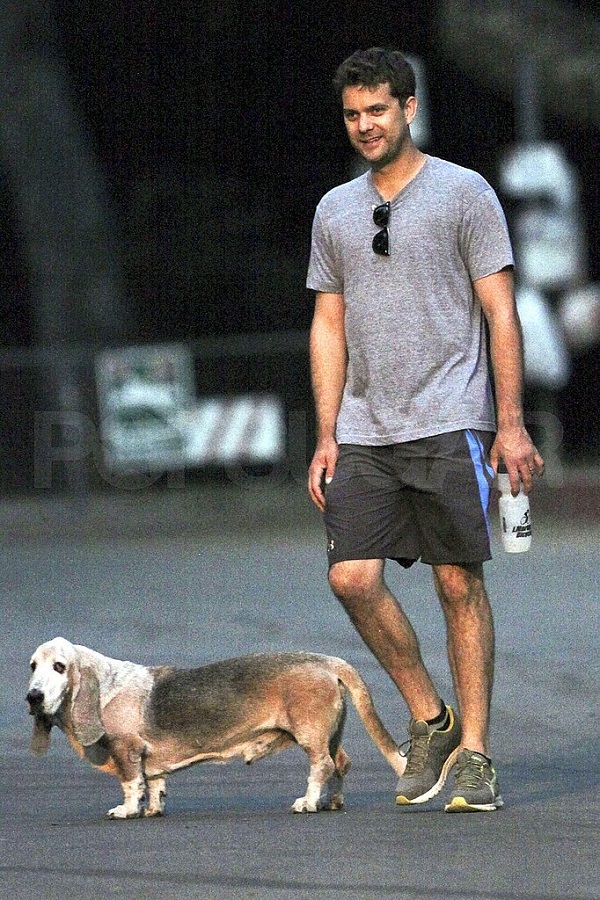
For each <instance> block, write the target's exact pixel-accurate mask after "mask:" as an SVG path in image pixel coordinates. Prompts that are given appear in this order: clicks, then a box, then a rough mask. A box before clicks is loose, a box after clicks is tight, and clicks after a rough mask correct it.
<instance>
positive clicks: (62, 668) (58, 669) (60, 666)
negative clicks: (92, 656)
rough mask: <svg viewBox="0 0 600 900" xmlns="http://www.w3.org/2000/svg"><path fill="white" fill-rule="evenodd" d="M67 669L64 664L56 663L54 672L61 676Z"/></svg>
mask: <svg viewBox="0 0 600 900" xmlns="http://www.w3.org/2000/svg"><path fill="white" fill-rule="evenodd" d="M66 668H67V667H66V666H65V664H64V663H61V662H55V663H54V671H55V672H58V674H59V675H62V674H63V673H64V672H65V670H66Z"/></svg>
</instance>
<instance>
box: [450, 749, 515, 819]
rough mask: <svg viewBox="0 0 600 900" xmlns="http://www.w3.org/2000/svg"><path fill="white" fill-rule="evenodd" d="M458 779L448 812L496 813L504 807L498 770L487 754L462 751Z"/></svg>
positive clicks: (457, 769)
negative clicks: (496, 770)
mask: <svg viewBox="0 0 600 900" xmlns="http://www.w3.org/2000/svg"><path fill="white" fill-rule="evenodd" d="M455 779H456V786H455V788H454V790H453V791H452V793H451V794H450V800H449V802H448V803H447V804H446V806H445V810H446V812H450V813H456V812H493V810H495V809H500V808H501V807H502V806H504V801H503V800H502V797H501V796H500V786H499V784H498V779H497V777H496V772H495V771H494V767H493V766H492V765H491V763H490V762H489V760H488V759H487V757H485V756H483V754H481V753H475V752H474V751H472V750H461V752H460V753H459V754H458V757H457V760H456V768H455Z"/></svg>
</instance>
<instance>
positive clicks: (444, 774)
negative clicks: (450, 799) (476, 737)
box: [396, 747, 460, 806]
mask: <svg viewBox="0 0 600 900" xmlns="http://www.w3.org/2000/svg"><path fill="white" fill-rule="evenodd" d="M459 752H460V749H459V748H458V747H457V748H456V749H455V750H453V751H452V753H451V754H450V756H449V757H448V759H447V760H446V762H445V763H444V765H443V767H442V771H441V773H440V777H439V779H438V780H437V782H436V783H435V784H434V785H433V786H432V787H431V788H430V789H429V790H428V791H426V792H425V793H424V794H421V796H420V797H415V799H414V800H410V799H409V798H408V797H405V796H404V794H396V804H397V805H398V806H411V805H412V804H413V803H426V802H427V801H428V800H433V798H434V797H437V795H438V794H439V793H440V791H441V790H442V788H443V787H444V785H445V784H446V779H447V778H448V773H449V772H450V769H451V768H452V766H453V765H454V763H455V762H456V758H457V756H458V754H459Z"/></svg>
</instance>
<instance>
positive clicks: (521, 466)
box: [490, 425, 544, 497]
mask: <svg viewBox="0 0 600 900" xmlns="http://www.w3.org/2000/svg"><path fill="white" fill-rule="evenodd" d="M500 461H502V462H503V463H504V465H505V466H506V471H507V472H508V475H509V478H510V489H511V493H512V494H513V496H515V497H516V495H517V494H518V493H519V490H520V489H521V485H522V486H523V490H524V491H525V493H526V494H528V493H529V492H530V490H531V487H532V478H533V476H534V475H543V474H544V460H543V459H542V457H541V456H540V454H539V453H538V451H537V449H536V447H535V446H534V444H533V441H532V440H531V438H530V436H529V434H528V432H527V429H526V428H524V427H523V426H522V425H513V426H509V427H504V428H498V433H497V434H496V440H495V441H494V444H493V446H492V449H491V452H490V463H491V464H492V466H493V469H494V472H498V463H499V462H500Z"/></svg>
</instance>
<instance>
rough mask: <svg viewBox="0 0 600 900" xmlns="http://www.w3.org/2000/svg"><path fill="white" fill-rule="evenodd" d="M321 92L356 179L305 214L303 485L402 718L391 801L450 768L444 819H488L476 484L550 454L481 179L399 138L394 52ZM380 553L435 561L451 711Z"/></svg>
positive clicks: (482, 498)
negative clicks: (405, 719) (404, 743)
mask: <svg viewBox="0 0 600 900" xmlns="http://www.w3.org/2000/svg"><path fill="white" fill-rule="evenodd" d="M334 84H335V86H336V89H337V91H338V94H339V96H340V98H341V101H342V108H343V116H344V121H345V125H346V130H347V133H348V137H349V139H350V143H351V144H352V146H353V148H354V149H355V150H357V151H358V153H359V154H360V155H361V156H362V158H363V159H364V160H365V161H366V162H367V163H368V165H369V170H368V171H367V172H366V173H365V174H363V175H361V176H359V177H358V178H356V179H354V180H353V181H351V182H349V183H347V184H344V185H341V186H339V187H336V188H334V189H333V190H332V191H329V192H328V193H327V194H326V195H325V196H324V197H323V199H322V200H321V202H320V203H319V205H318V207H317V211H316V213H315V219H314V223H313V236H312V248H311V259H310V265H309V273H308V280H307V285H308V287H309V288H310V289H312V290H315V291H316V305H315V311H314V318H313V323H312V327H311V338H310V352H311V374H312V383H313V392H314V397H315V405H316V413H317V446H316V450H315V454H314V457H313V460H312V462H311V465H310V470H309V493H310V496H311V497H312V499H313V501H314V502H315V503H316V505H317V506H318V507H319V508H320V509H321V510H323V511H324V518H325V526H326V531H327V538H328V559H329V583H330V585H331V588H332V590H333V592H334V593H335V595H336V596H337V597H338V599H339V600H340V601H341V602H342V604H343V605H344V607H345V609H346V611H347V613H348V615H349V616H350V619H351V620H352V622H353V624H354V626H355V627H356V629H357V630H358V632H359V634H360V635H361V637H362V638H363V640H364V641H365V643H366V644H367V646H368V647H369V649H370V650H371V651H372V652H373V654H374V655H375V656H376V658H377V659H378V660H379V662H380V663H381V665H382V666H383V667H384V669H385V670H386V672H387V673H388V674H389V676H390V677H391V679H392V680H393V682H394V683H395V685H396V686H397V687H398V690H399V691H400V692H401V694H402V696H403V697H404V700H405V702H406V704H407V706H408V708H409V711H410V714H411V721H410V725H409V737H410V748H409V750H408V754H407V766H406V771H405V773H404V775H403V776H402V777H401V778H400V780H399V782H398V786H397V789H396V802H397V803H399V804H409V803H422V802H424V801H426V800H429V799H431V798H432V797H434V796H436V794H438V793H439V791H440V790H441V789H442V788H443V786H444V784H445V781H446V777H447V774H448V772H449V770H450V769H451V768H452V766H454V767H455V784H454V789H453V791H452V794H451V796H450V799H449V802H448V803H447V805H446V807H445V808H446V810H447V811H448V812H460V811H463V810H464V811H471V810H478V811H487V810H494V809H497V808H499V807H500V806H501V805H502V799H501V797H500V792H499V787H498V781H497V778H496V774H495V771H494V768H493V766H492V762H491V759H490V748H489V734H488V731H489V712H490V700H491V693H492V680H493V667H494V627H493V619H492V612H491V608H490V604H489V600H488V597H487V594H486V590H485V586H484V579H483V566H482V563H483V562H484V561H485V560H487V559H489V558H490V543H489V519H488V503H489V497H490V489H491V484H492V481H493V477H494V472H495V471H496V470H497V467H498V462H499V461H500V460H501V461H503V463H504V464H505V466H506V468H507V471H508V473H509V476H510V483H511V489H512V491H513V493H515V494H516V493H517V492H518V490H519V486H520V483H522V484H523V486H524V489H525V490H526V491H529V490H530V488H531V484H532V475H533V474H541V473H542V471H543V465H544V464H543V460H542V458H541V456H540V455H539V453H538V452H537V450H536V448H535V447H534V445H533V443H532V441H531V439H530V437H529V435H528V433H527V431H526V429H525V427H524V424H523V410H522V400H521V394H522V377H523V364H522V344H521V332H520V326H519V321H518V316H517V312H516V307H515V300H514V292H513V275H512V271H513V257H512V252H511V247H510V241H509V237H508V233H507V228H506V222H505V219H504V216H503V213H502V210H501V207H500V204H499V202H498V200H497V197H496V195H495V193H494V192H493V190H492V189H491V187H490V186H489V184H488V183H487V182H486V181H485V180H484V179H483V178H482V177H481V176H480V175H478V174H477V173H475V172H472V171H470V170H467V169H463V168H461V167H459V166H456V165H453V164H452V163H448V162H446V161H444V160H441V159H437V158H435V157H430V156H427V155H425V154H424V153H422V152H421V151H420V150H419V149H418V148H417V146H416V145H415V144H414V143H413V141H412V139H411V134H410V124H411V122H412V121H413V119H414V117H415V114H416V112H417V99H416V97H415V77H414V73H413V71H412V69H411V67H410V65H409V64H408V62H407V61H406V60H405V59H404V57H403V56H402V55H401V54H400V53H398V52H397V51H387V50H383V49H381V48H372V49H370V50H366V51H357V52H356V53H355V54H353V55H352V56H351V57H350V58H349V59H347V60H346V61H345V62H344V63H342V65H341V66H340V68H339V69H338V71H337V73H336V77H335V80H334ZM486 321H487V325H488V328H489V335H490V356H491V363H492V369H493V376H494V384H495V409H494V400H493V396H492V392H491V388H490V379H489V376H488V370H487V348H486V332H485V322H486ZM386 559H394V560H396V561H397V562H399V563H400V564H401V565H403V566H405V567H408V566H410V565H412V563H413V562H415V561H416V560H418V559H420V560H421V561H422V562H424V563H426V564H429V565H430V566H431V568H432V573H433V581H434V585H435V589H436V591H437V595H438V597H439V600H440V603H441V606H442V609H443V612H444V616H445V622H446V628H447V645H448V657H449V664H450V669H451V673H452V678H453V683H454V689H455V693H456V698H457V701H458V707H459V710H460V716H459V715H458V714H457V712H455V711H454V710H453V709H452V708H451V707H450V706H447V705H446V704H445V703H444V702H443V700H442V699H441V697H440V695H439V694H438V691H437V689H436V687H435V686H434V684H433V682H432V680H431V678H430V676H429V673H428V672H427V670H426V668H425V666H424V664H423V661H422V658H421V654H420V649H419V644H418V640H417V637H416V635H415V632H414V630H413V628H412V626H411V624H410V622H409V621H408V619H407V617H406V615H405V614H404V612H403V610H402V608H401V606H400V604H399V602H398V601H397V600H396V598H395V597H394V596H393V595H392V593H391V592H390V590H389V588H388V587H387V585H386V583H385V581H384V566H385V561H386Z"/></svg>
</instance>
